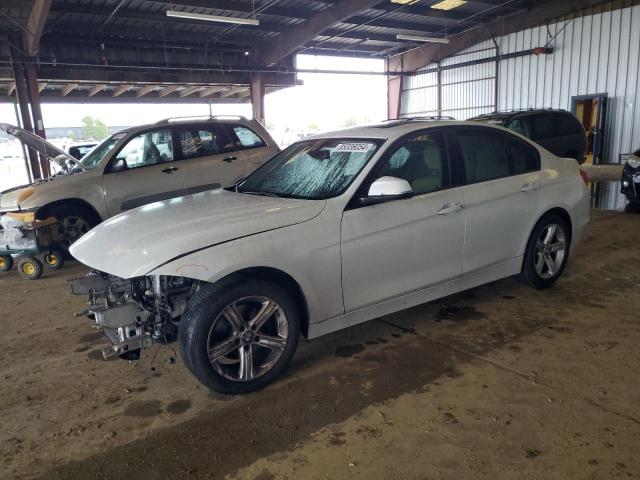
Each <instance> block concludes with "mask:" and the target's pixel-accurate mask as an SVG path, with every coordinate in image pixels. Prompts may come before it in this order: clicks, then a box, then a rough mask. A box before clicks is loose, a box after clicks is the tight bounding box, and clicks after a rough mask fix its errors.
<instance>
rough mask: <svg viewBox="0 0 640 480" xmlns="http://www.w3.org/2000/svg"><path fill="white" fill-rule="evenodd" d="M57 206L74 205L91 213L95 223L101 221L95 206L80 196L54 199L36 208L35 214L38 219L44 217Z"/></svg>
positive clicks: (71, 206)
mask: <svg viewBox="0 0 640 480" xmlns="http://www.w3.org/2000/svg"><path fill="white" fill-rule="evenodd" d="M58 207H70V208H74V207H75V208H81V209H83V210H86V211H88V212H90V213H91V215H92V217H93V218H92V220H94V221H95V224H96V225H98V224H99V223H101V222H102V220H103V219H102V217H101V216H100V214H99V213H98V210H96V208H95V207H94V206H93V205H91V204H90V203H89V202H87V201H86V200H83V199H81V198H65V199H62V200H56V201H54V202H50V203H47V204H46V205H44V206H42V207H40V208H39V209H38V212H37V216H38V218H40V219H44V218H46V216H47V215H49V213H50V212H51V211H52V210H54V209H55V208H58Z"/></svg>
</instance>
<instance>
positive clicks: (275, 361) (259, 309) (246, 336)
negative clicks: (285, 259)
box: [179, 279, 300, 394]
mask: <svg viewBox="0 0 640 480" xmlns="http://www.w3.org/2000/svg"><path fill="white" fill-rule="evenodd" d="M299 334H300V313H299V311H298V308H297V306H296V303H295V301H294V300H293V298H292V297H291V295H290V294H289V293H288V292H287V291H286V290H285V289H283V288H282V287H280V286H279V285H277V284H274V283H270V282H267V281H263V280H258V279H249V280H245V279H242V280H239V281H237V282H233V283H226V282H220V283H217V284H213V285H207V286H205V287H203V288H201V289H200V290H199V291H198V292H197V293H196V294H195V295H194V296H193V298H192V299H191V300H190V302H189V306H188V307H187V310H186V312H185V313H184V315H183V316H182V320H181V322H180V332H179V340H180V347H181V351H182V358H183V359H184V362H185V364H186V365H187V367H188V368H189V370H191V372H192V373H193V374H194V375H195V377H196V378H197V379H198V380H199V381H200V382H201V383H203V384H204V385H205V386H207V387H209V388H211V389H213V390H215V391H217V392H219V393H225V394H239V393H246V392H250V391H254V390H258V389H260V388H263V387H265V386H266V385H268V384H269V383H271V382H272V381H273V380H275V379H276V378H277V377H278V376H279V375H280V373H282V371H283V370H284V369H285V367H286V366H287V364H288V363H289V361H290V360H291V357H293V354H294V352H295V350H296V347H297V345H298V337H299Z"/></svg>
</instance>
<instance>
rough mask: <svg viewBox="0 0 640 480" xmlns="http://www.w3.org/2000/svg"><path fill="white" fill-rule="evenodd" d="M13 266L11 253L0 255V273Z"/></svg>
mask: <svg viewBox="0 0 640 480" xmlns="http://www.w3.org/2000/svg"><path fill="white" fill-rule="evenodd" d="M11 267H13V257H12V256H11V255H0V273H1V272H8V271H9V270H11Z"/></svg>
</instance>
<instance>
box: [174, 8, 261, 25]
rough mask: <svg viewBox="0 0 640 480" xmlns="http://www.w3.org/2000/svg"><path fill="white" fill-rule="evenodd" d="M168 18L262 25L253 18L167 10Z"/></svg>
mask: <svg viewBox="0 0 640 480" xmlns="http://www.w3.org/2000/svg"><path fill="white" fill-rule="evenodd" d="M167 17H174V18H188V19H190V20H205V21H207V22H220V23H233V24H236V25H260V20H254V19H253V18H240V17H222V16H220V15H207V14H206V13H190V12H179V11H178V10H167Z"/></svg>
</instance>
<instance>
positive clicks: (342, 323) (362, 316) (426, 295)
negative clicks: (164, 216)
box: [307, 257, 523, 339]
mask: <svg viewBox="0 0 640 480" xmlns="http://www.w3.org/2000/svg"><path fill="white" fill-rule="evenodd" d="M522 260H523V257H515V258H512V259H511V260H507V261H506V262H502V263H499V264H497V265H492V266H490V267H487V268H484V269H482V270H478V271H476V272H473V273H470V274H468V275H465V276H463V277H460V278H457V279H455V280H451V281H449V282H447V283H443V284H441V285H437V286H435V287H429V288H425V289H424V290H418V291H417V292H413V293H409V294H407V295H403V296H401V297H398V298H394V299H391V300H386V301H384V302H381V303H377V304H375V305H371V306H368V307H364V308H361V309H359V310H354V311H352V312H348V313H345V314H344V315H340V316H338V317H334V318H330V319H329V320H325V321H323V322H319V323H313V324H311V325H309V335H308V337H307V338H309V339H312V338H317V337H321V336H322V335H327V334H329V333H332V332H335V331H338V330H342V329H344V328H347V327H351V326H353V325H357V324H359V323H363V322H366V321H369V320H373V319H374V318H378V317H382V316H384V315H389V314H391V313H395V312H398V311H400V310H405V309H407V308H411V307H415V306H416V305H420V304H422V303H427V302H431V301H433V300H437V299H438V298H442V297H446V296H448V295H453V294H454V293H458V292H462V291H464V290H468V289H470V288H474V287H478V286H480V285H484V284H486V283H490V282H494V281H496V280H500V279H501V278H506V277H511V276H513V275H516V274H518V273H520V270H521V268H522Z"/></svg>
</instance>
